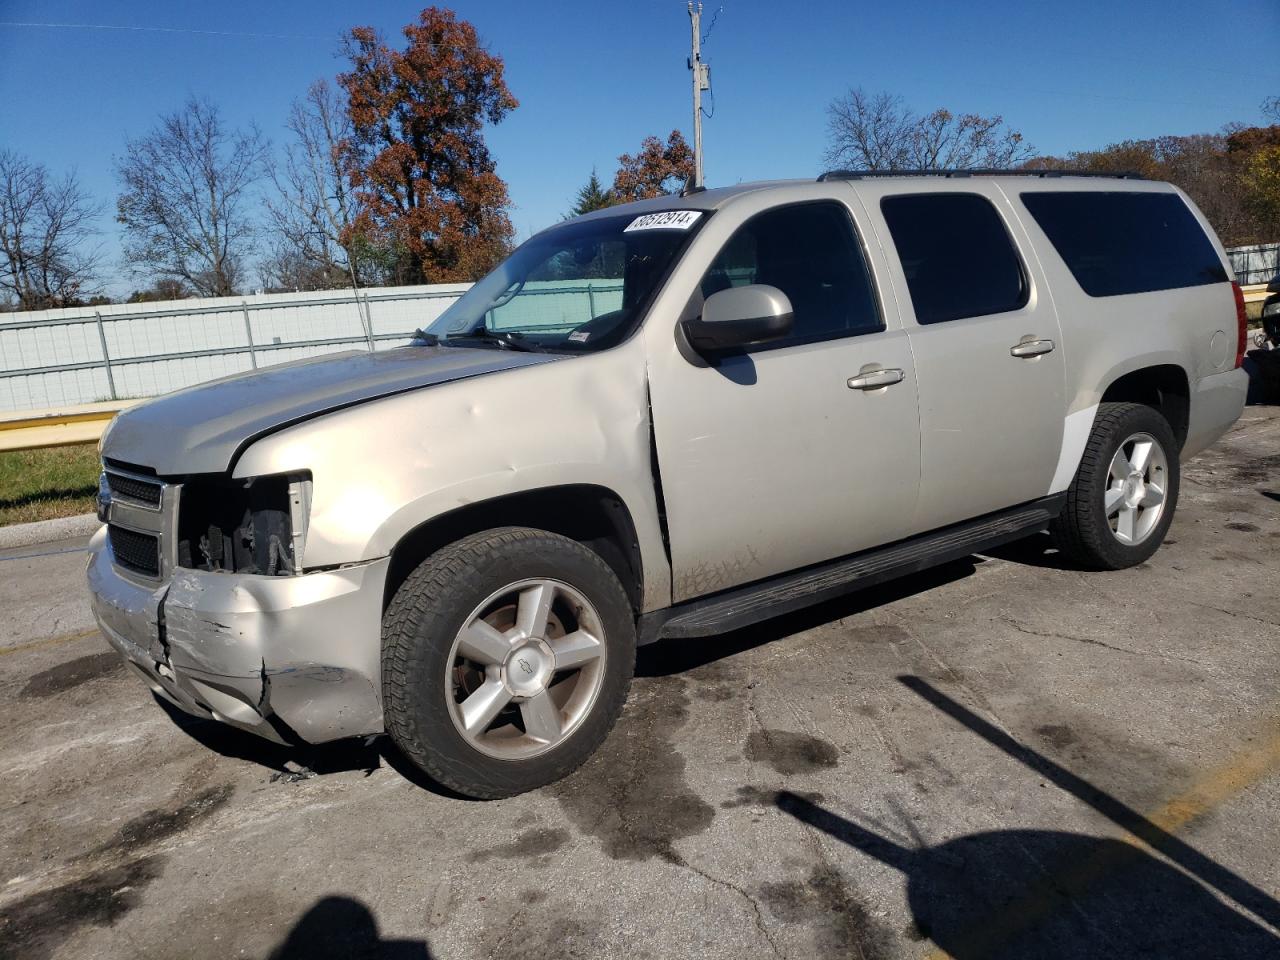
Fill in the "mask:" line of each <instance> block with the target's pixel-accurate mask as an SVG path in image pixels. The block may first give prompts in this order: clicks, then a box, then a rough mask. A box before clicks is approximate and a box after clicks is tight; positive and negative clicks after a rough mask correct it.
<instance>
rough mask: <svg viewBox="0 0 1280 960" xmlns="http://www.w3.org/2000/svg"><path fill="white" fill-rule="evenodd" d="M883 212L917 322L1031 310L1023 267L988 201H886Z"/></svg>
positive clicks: (963, 197)
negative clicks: (1027, 307)
mask: <svg viewBox="0 0 1280 960" xmlns="http://www.w3.org/2000/svg"><path fill="white" fill-rule="evenodd" d="M880 210H881V212H883V213H884V218H885V220H886V221H887V222H888V224H889V233H890V234H891V235H892V237H893V243H894V246H896V247H897V248H898V258H899V259H900V260H901V261H902V269H903V271H904V272H905V273H906V275H907V289H908V290H909V291H910V293H911V305H912V306H913V307H914V308H915V312H916V320H917V321H918V322H920V323H944V322H946V321H948V320H963V319H964V318H965V317H984V316H987V315H988V314H992V313H1007V312H1009V311H1010V310H1020V309H1021V308H1022V307H1024V306H1026V303H1027V281H1026V275H1025V274H1024V273H1023V271H1022V261H1021V260H1020V259H1019V258H1018V253H1017V251H1016V250H1014V248H1013V241H1012V240H1010V239H1009V231H1008V230H1006V229H1005V226H1004V221H1003V220H1001V219H1000V215H999V214H998V213H996V209H995V207H993V206H992V205H991V202H990V201H989V200H987V199H986V198H985V197H980V196H978V195H977V194H976V193H922V194H914V195H910V196H902V197H885V198H884V199H883V200H881V201H880Z"/></svg>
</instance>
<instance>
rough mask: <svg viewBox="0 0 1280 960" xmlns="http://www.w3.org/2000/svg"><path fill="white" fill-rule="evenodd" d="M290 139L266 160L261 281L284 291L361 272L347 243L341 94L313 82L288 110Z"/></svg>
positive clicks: (345, 127) (351, 214) (349, 216)
mask: <svg viewBox="0 0 1280 960" xmlns="http://www.w3.org/2000/svg"><path fill="white" fill-rule="evenodd" d="M287 126H288V129H289V131H290V132H291V133H292V134H293V141H292V142H291V143H290V144H288V146H287V147H286V148H285V155H284V162H283V163H282V164H272V166H271V168H270V173H271V180H272V183H273V184H274V185H275V195H274V196H272V197H269V198H268V199H267V210H268V212H269V215H270V218H271V225H272V228H273V230H274V232H275V235H276V237H275V241H274V244H273V250H272V254H271V256H270V257H269V258H268V259H267V260H266V261H264V262H263V264H262V271H263V282H264V284H265V285H266V286H268V287H275V286H278V287H284V288H286V289H298V288H299V285H302V286H301V288H302V289H316V288H321V289H324V288H335V287H344V286H348V285H349V284H350V283H351V282H352V277H351V274H352V273H353V272H354V273H355V274H356V275H357V276H359V275H360V273H361V269H360V267H361V264H360V257H359V256H355V257H353V256H352V251H351V249H350V248H349V246H348V243H347V241H349V239H350V237H351V235H352V222H353V221H354V219H355V212H356V211H355V206H356V203H355V199H354V197H353V196H352V195H351V191H350V188H349V186H348V184H347V178H346V177H345V176H344V174H343V153H342V149H343V147H342V145H343V143H344V142H346V141H348V140H349V139H350V137H351V135H352V127H351V119H350V117H349V116H348V114H347V111H346V109H345V106H344V104H343V102H342V99H341V98H340V97H339V96H338V94H337V93H336V92H335V91H334V89H333V88H332V87H331V86H330V85H329V84H328V83H327V82H325V81H324V80H317V81H316V82H315V83H313V84H312V85H311V87H310V88H309V89H308V90H307V95H306V96H305V97H304V98H303V99H302V100H296V101H294V104H293V109H292V110H291V111H290V113H289V121H288V124H287Z"/></svg>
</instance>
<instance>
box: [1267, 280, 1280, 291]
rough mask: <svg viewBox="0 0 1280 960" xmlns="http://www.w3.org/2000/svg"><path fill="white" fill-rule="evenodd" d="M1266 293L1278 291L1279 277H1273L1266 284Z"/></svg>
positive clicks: (1279, 285) (1279, 286)
mask: <svg viewBox="0 0 1280 960" xmlns="http://www.w3.org/2000/svg"><path fill="white" fill-rule="evenodd" d="M1267 293H1280V277H1273V278H1272V280H1271V282H1270V283H1268V284H1267Z"/></svg>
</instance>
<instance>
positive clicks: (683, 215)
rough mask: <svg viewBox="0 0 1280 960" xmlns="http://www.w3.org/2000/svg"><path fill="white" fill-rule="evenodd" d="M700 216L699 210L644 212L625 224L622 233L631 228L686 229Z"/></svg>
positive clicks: (629, 230) (627, 231) (628, 231)
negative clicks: (625, 226)
mask: <svg viewBox="0 0 1280 960" xmlns="http://www.w3.org/2000/svg"><path fill="white" fill-rule="evenodd" d="M700 216H702V211H701V210H666V211H664V212H662V213H646V214H645V215H644V216H642V217H636V218H635V219H634V220H632V221H631V223H630V224H628V225H627V228H626V229H625V230H623V231H622V232H623V233H630V232H631V231H632V230H688V229H689V228H690V227H692V226H693V225H694V224H695V223H697V222H698V218H699V217H700Z"/></svg>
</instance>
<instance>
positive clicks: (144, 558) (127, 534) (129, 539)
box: [107, 524, 160, 577]
mask: <svg viewBox="0 0 1280 960" xmlns="http://www.w3.org/2000/svg"><path fill="white" fill-rule="evenodd" d="M107 537H108V538H109V539H110V540H111V553H112V554H113V555H114V556H115V558H116V563H117V564H119V565H120V566H122V567H124V568H125V569H126V570H132V571H134V572H135V573H141V574H143V575H144V576H148V577H158V576H160V538H159V537H158V536H156V535H154V534H146V533H138V532H137V531H136V530H129V529H126V528H125V527H118V526H116V525H115V524H108V525H107Z"/></svg>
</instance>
